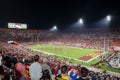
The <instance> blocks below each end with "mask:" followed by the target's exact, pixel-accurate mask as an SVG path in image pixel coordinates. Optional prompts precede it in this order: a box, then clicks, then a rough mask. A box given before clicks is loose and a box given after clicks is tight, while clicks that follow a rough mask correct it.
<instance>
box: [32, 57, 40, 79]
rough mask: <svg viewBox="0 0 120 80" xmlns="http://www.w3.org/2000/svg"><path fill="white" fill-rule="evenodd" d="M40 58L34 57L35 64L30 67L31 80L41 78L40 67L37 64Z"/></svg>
mask: <svg viewBox="0 0 120 80" xmlns="http://www.w3.org/2000/svg"><path fill="white" fill-rule="evenodd" d="M39 59H40V57H39V56H38V55H35V56H34V60H35V62H34V63H32V64H31V65H30V76H31V80H39V79H40V78H41V77H42V66H41V64H40V63H39Z"/></svg>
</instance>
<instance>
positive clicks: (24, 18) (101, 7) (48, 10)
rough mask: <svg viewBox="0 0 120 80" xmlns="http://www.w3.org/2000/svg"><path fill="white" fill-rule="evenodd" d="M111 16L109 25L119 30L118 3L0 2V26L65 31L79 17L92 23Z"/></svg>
mask: <svg viewBox="0 0 120 80" xmlns="http://www.w3.org/2000/svg"><path fill="white" fill-rule="evenodd" d="M108 14H110V15H112V16H114V18H113V20H112V21H111V26H112V27H113V26H114V27H120V26H119V25H120V2H119V0H3V1H0V27H7V23H8V22H17V23H27V24H28V28H29V29H49V28H50V27H52V26H53V25H57V26H58V27H59V28H60V29H64V28H69V26H70V25H72V24H74V23H75V22H76V21H77V20H78V19H79V18H81V17H83V18H84V19H85V24H86V26H87V25H90V24H92V23H95V22H97V21H99V20H101V19H102V18H104V17H105V16H106V15H108Z"/></svg>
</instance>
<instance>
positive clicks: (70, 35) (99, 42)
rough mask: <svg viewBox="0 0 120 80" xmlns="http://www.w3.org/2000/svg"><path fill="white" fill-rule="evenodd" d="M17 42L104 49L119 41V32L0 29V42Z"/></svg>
mask: <svg viewBox="0 0 120 80" xmlns="http://www.w3.org/2000/svg"><path fill="white" fill-rule="evenodd" d="M10 40H13V41H18V42H38V43H40V42H44V43H46V42H48V43H53V44H58V45H68V46H75V47H86V48H99V49H103V48H104V43H105V44H106V47H109V46H113V43H114V42H115V41H119V40H120V32H119V31H113V32H112V31H111V32H110V31H103V30H99V29H98V30H86V31H84V32H83V31H81V32H69V31H56V32H51V31H48V30H16V29H0V41H2V42H4V41H10Z"/></svg>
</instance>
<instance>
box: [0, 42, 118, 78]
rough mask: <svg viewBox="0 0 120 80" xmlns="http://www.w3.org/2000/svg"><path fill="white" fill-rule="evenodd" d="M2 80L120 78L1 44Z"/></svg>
mask: <svg viewBox="0 0 120 80" xmlns="http://www.w3.org/2000/svg"><path fill="white" fill-rule="evenodd" d="M0 46H1V49H0V79H1V80H10V79H11V80H119V79H120V78H118V77H116V76H113V75H109V74H107V73H102V72H101V73H100V72H94V71H90V70H88V69H87V68H86V67H82V66H81V65H75V64H73V63H72V62H65V61H61V60H58V59H57V58H56V57H55V56H50V55H44V54H42V53H39V54H38V55H36V54H34V53H36V52H34V51H32V50H29V49H26V48H20V46H19V45H13V44H8V43H4V42H1V43H0ZM32 53H33V54H32Z"/></svg>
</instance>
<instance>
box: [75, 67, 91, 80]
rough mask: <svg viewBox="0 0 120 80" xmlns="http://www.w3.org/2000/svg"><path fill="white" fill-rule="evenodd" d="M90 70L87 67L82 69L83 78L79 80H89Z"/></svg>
mask: <svg viewBox="0 0 120 80" xmlns="http://www.w3.org/2000/svg"><path fill="white" fill-rule="evenodd" d="M88 73H89V70H88V69H87V68H85V67H81V76H80V77H79V78H78V79H77V80H89V77H88Z"/></svg>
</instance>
